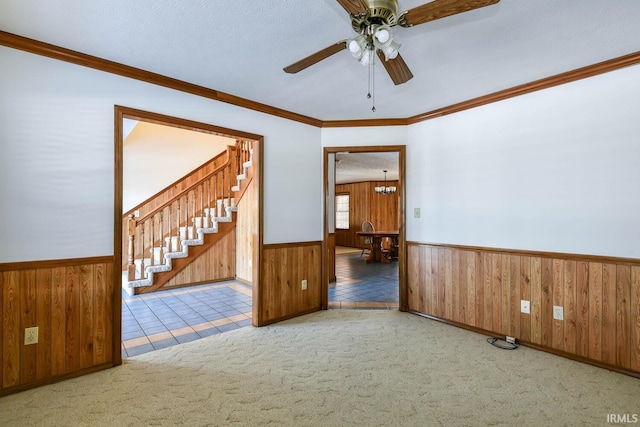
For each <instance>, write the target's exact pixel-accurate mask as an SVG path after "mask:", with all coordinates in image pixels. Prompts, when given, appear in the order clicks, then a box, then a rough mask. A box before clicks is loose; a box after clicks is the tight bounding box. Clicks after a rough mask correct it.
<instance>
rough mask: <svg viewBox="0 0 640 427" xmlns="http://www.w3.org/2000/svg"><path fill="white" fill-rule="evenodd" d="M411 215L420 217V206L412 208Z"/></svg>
mask: <svg viewBox="0 0 640 427" xmlns="http://www.w3.org/2000/svg"><path fill="white" fill-rule="evenodd" d="M413 217H414V218H420V208H413Z"/></svg>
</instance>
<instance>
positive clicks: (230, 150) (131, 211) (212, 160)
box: [122, 145, 236, 219]
mask: <svg viewBox="0 0 640 427" xmlns="http://www.w3.org/2000/svg"><path fill="white" fill-rule="evenodd" d="M234 150H236V147H235V146H233V145H229V146H227V148H226V149H225V150H224V151H223V152H221V153H220V154H218V155H217V156H215V157H214V158H213V159H211V160H209V161H207V162H205V163H203V164H201V165H200V166H198V167H197V168H196V169H194V170H192V171H191V172H189V173H187V174H185V176H187V175H192V174H194V173H196V172H197V171H199V170H200V169H202V168H204V167H207V166H208V165H210V164H211V163H213V162H215V161H216V160H218V159H219V158H220V157H221V156H223V155H224V154H226V155H227V162H228V161H229V159H230V158H231V152H232V151H234ZM225 164H226V163H225ZM183 179H184V178H181V179H180V180H178V181H176V182H173V183H171V184H169V185H168V186H166V187H165V188H163V189H162V190H160V191H158V192H157V193H156V194H154V195H153V196H151V197H149V198H148V199H147V200H145V201H143V202H142V203H139V204H138V205H136V206H134V207H133V208H131V209H129V210H128V211H127V212H125V213H123V214H122V218H123V219H124V218H127V217H128V216H129V215H131V214H132V213H133V212H135V211H136V210H139V209H140V208H142V207H143V206H145V205H146V204H148V203H149V202H151V201H152V200H153V199H155V198H156V197H158V195H159V194H162V193H164V192H166V191H169V190H171V189H172V188H174V187H175V186H176V185H178V184H179V183H180V181H182V180H183ZM185 191H186V190H181V191H180V193H181V194H184V192H185Z"/></svg>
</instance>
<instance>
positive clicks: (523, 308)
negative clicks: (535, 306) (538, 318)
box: [520, 299, 531, 314]
mask: <svg viewBox="0 0 640 427" xmlns="http://www.w3.org/2000/svg"><path fill="white" fill-rule="evenodd" d="M520 313H525V314H531V303H530V302H529V301H527V300H525V299H523V300H520Z"/></svg>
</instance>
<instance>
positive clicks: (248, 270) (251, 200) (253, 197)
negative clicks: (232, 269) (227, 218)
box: [235, 179, 258, 283]
mask: <svg viewBox="0 0 640 427" xmlns="http://www.w3.org/2000/svg"><path fill="white" fill-rule="evenodd" d="M257 190H258V188H257V180H253V179H252V180H251V182H249V186H248V187H247V189H246V191H245V193H244V194H243V196H242V199H241V200H240V201H239V202H238V212H237V214H236V255H235V256H236V260H235V263H236V277H237V278H238V279H241V280H243V281H244V282H247V283H251V282H252V280H253V274H252V270H253V251H254V249H255V248H254V247H253V246H254V241H256V240H257V239H254V236H256V235H257V233H258V230H257V222H258V221H257V214H258V210H257V209H255V208H254V207H255V206H256V205H257V197H258V191H257Z"/></svg>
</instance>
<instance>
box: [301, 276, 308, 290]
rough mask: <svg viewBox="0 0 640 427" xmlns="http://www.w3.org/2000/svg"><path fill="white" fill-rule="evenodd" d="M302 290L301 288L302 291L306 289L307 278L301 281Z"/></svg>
mask: <svg viewBox="0 0 640 427" xmlns="http://www.w3.org/2000/svg"><path fill="white" fill-rule="evenodd" d="M302 290H303V291H306V290H307V279H304V280H303V281H302Z"/></svg>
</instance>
